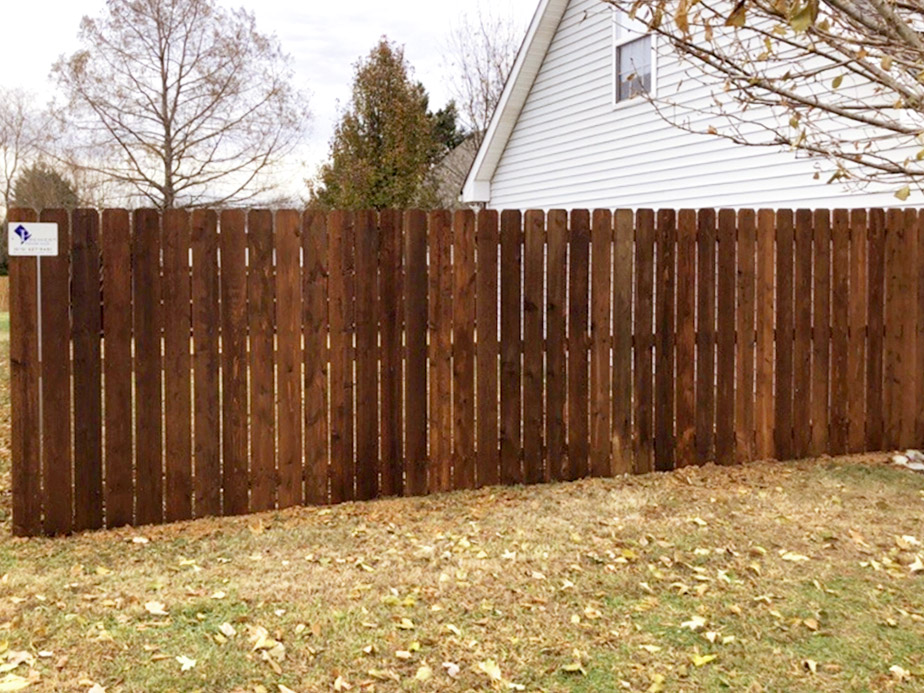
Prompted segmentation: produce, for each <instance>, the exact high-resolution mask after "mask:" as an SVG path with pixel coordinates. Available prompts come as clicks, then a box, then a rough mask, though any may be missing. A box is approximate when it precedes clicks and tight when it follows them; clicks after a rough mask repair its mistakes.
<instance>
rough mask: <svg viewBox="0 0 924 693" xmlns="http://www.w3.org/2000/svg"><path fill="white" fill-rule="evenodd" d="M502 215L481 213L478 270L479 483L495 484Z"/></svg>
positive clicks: (498, 477)
mask: <svg viewBox="0 0 924 693" xmlns="http://www.w3.org/2000/svg"><path fill="white" fill-rule="evenodd" d="M498 221H499V219H498V215H497V212H496V211H494V210H484V211H482V212H480V213H479V214H478V230H477V232H476V234H477V244H478V263H477V264H478V273H477V278H476V282H477V284H478V286H477V290H476V294H477V296H476V301H477V308H476V311H477V316H476V321H477V322H476V325H477V331H478V339H477V344H476V348H477V355H476V358H477V360H478V375H477V380H478V392H477V397H478V408H477V412H478V414H477V416H476V418H477V425H478V443H477V444H478V470H477V474H476V481H477V483H478V485H479V486H495V485H497V483H498V482H499V481H500V439H499V437H498V419H497V417H498V397H499V395H498V390H497V385H498V377H497V373H498V370H497V369H498V356H499V354H500V351H499V343H498V337H497V310H498V303H497V295H498V294H497V292H498V283H497V282H498V279H497V254H498V247H499V246H498V243H499V237H498Z"/></svg>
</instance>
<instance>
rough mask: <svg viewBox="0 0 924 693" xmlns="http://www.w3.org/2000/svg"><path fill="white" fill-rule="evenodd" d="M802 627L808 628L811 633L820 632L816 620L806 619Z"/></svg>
mask: <svg viewBox="0 0 924 693" xmlns="http://www.w3.org/2000/svg"><path fill="white" fill-rule="evenodd" d="M802 625H804V626H805V627H806V628H808V629H809V630H810V631H813V632H814V631H816V630H818V621H816V620H815V619H814V618H807V619H805V620H804V621H803V622H802Z"/></svg>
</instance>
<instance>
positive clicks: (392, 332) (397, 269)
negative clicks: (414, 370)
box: [378, 209, 404, 496]
mask: <svg viewBox="0 0 924 693" xmlns="http://www.w3.org/2000/svg"><path fill="white" fill-rule="evenodd" d="M379 234H380V235H379V239H380V240H379V246H380V254H379V297H378V318H379V322H380V324H381V329H382V353H381V358H382V412H381V443H380V446H381V452H380V457H381V466H380V470H379V475H380V477H381V482H380V483H381V488H380V492H381V494H382V495H383V496H395V495H402V494H403V493H404V464H403V454H404V453H403V449H402V446H401V440H402V435H401V433H402V430H403V421H404V418H403V401H404V397H403V392H404V390H403V380H402V379H403V374H404V371H403V369H402V354H401V350H402V338H403V324H404V289H403V285H404V281H403V271H404V269H403V266H402V257H403V252H402V251H403V248H404V239H403V237H402V225H401V213H400V212H398V211H396V210H393V209H386V210H382V211H381V212H380V213H379Z"/></svg>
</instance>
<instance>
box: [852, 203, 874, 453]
mask: <svg viewBox="0 0 924 693" xmlns="http://www.w3.org/2000/svg"><path fill="white" fill-rule="evenodd" d="M867 224H868V220H867V215H866V210H865V209H854V210H851V212H850V300H849V305H848V308H847V310H848V315H847V319H848V323H849V328H848V335H847V340H848V348H847V418H848V419H849V421H850V430H849V432H848V436H847V449H848V451H849V452H863V451H864V450H866V353H867V352H866V348H867V343H866V305H867V294H868V291H869V279H868V273H867V244H868V240H869V230H868V226H867Z"/></svg>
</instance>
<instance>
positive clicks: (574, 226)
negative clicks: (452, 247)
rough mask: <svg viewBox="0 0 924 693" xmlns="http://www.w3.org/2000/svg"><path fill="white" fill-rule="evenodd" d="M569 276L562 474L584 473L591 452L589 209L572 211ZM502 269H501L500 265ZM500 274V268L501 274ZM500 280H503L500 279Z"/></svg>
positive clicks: (572, 476)
mask: <svg viewBox="0 0 924 693" xmlns="http://www.w3.org/2000/svg"><path fill="white" fill-rule="evenodd" d="M570 241H571V242H570V250H569V253H570V262H569V278H568V465H567V470H566V473H565V474H564V477H565V479H566V480H569V481H573V480H575V479H580V478H581V477H584V476H587V472H588V457H589V453H590V429H589V421H588V403H589V402H588V397H589V390H588V386H589V383H588V381H587V357H588V349H589V346H590V336H589V335H588V333H587V328H588V324H587V320H588V300H589V294H590V212H588V211H587V210H586V209H575V210H573V211H572V212H571V235H570ZM502 270H503V268H502ZM501 274H502V275H503V271H502V273H501ZM502 281H503V279H502Z"/></svg>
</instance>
